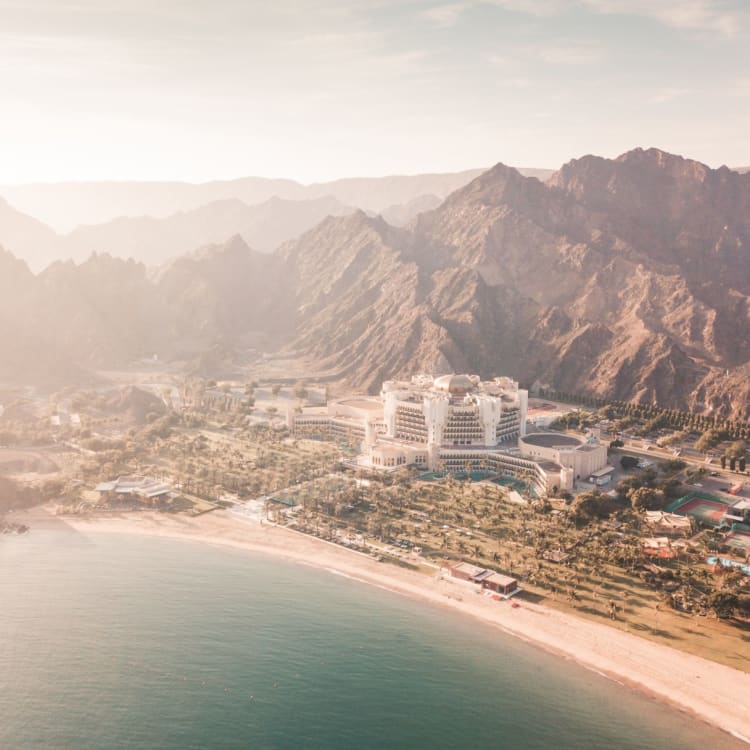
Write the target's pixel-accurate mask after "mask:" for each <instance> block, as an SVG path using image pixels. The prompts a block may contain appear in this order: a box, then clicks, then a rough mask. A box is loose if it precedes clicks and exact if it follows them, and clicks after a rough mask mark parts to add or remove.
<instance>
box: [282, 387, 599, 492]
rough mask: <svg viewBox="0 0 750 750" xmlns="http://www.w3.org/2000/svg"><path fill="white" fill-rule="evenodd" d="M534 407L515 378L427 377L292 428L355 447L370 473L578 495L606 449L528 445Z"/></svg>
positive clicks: (294, 421) (296, 420)
mask: <svg viewBox="0 0 750 750" xmlns="http://www.w3.org/2000/svg"><path fill="white" fill-rule="evenodd" d="M527 405H528V393H527V391H525V390H523V389H521V388H519V387H518V383H517V382H515V381H513V380H511V379H510V378H495V379H494V380H490V381H481V380H480V379H479V378H478V377H476V376H469V375H443V376H441V377H437V378H432V377H428V376H424V375H420V376H415V377H413V378H412V379H411V381H408V382H407V381H391V380H389V381H386V382H385V383H383V387H382V390H381V394H380V398H375V397H372V398H371V397H355V398H348V399H342V400H340V401H335V402H332V403H330V404H329V405H328V407H326V408H325V409H324V410H308V411H305V412H303V413H302V414H290V415H289V426H290V427H291V429H292V431H293V433H294V434H295V436H297V437H316V438H327V439H332V440H336V441H338V442H340V443H348V444H350V445H355V446H356V447H358V448H359V450H360V451H361V453H360V455H359V457H358V458H357V463H358V464H359V465H361V466H362V467H364V468H371V469H376V470H385V471H387V470H393V469H395V468H398V467H400V466H408V465H413V466H416V467H418V468H423V469H424V470H425V471H443V470H444V471H450V472H455V471H461V470H464V469H467V468H471V469H475V470H477V469H479V470H487V471H494V472H497V473H498V474H500V475H506V476H512V477H515V478H519V479H523V480H525V481H526V482H528V483H530V484H531V485H532V486H533V487H534V488H535V490H536V491H537V493H538V494H541V495H546V494H550V493H552V492H553V490H554V488H557V489H559V490H569V489H572V488H573V482H574V480H575V479H576V478H578V477H580V476H583V475H584V474H586V475H588V474H590V473H591V471H592V470H595V469H600V468H602V467H603V466H604V465H605V464H606V462H607V449H606V447H605V446H602V445H594V444H591V443H584V442H582V441H577V439H576V438H573V437H571V436H567V435H561V436H559V439H558V438H555V439H554V440H552V442H551V443H550V444H548V445H545V444H542V445H539V444H537V442H538V441H536V440H535V439H533V438H531V437H530V438H529V439H528V440H526V439H525V438H526V411H527ZM542 443H544V441H542ZM592 467H593V469H592Z"/></svg>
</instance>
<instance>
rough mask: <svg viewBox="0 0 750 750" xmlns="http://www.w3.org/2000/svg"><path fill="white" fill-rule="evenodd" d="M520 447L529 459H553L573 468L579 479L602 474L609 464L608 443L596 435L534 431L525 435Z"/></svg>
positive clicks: (554, 461) (519, 443)
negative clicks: (586, 435) (582, 437)
mask: <svg viewBox="0 0 750 750" xmlns="http://www.w3.org/2000/svg"><path fill="white" fill-rule="evenodd" d="M518 447H519V449H520V450H521V453H522V454H523V455H525V456H528V457H529V458H533V459H539V460H543V461H552V462H553V463H556V464H559V465H560V466H564V467H565V468H566V469H571V470H572V471H573V473H574V475H575V478H576V479H581V478H582V477H583V478H585V477H589V476H592V475H593V476H597V475H600V474H602V472H601V470H602V469H603V468H604V467H605V465H606V463H607V446H606V445H603V444H602V443H600V442H599V441H598V440H597V439H596V438H593V437H592V438H591V439H588V440H583V441H582V440H579V439H578V438H577V437H575V436H574V435H567V434H563V433H558V432H534V433H532V434H530V435H526V436H524V437H522V438H521V439H520V440H519V441H518ZM605 475H606V474H605Z"/></svg>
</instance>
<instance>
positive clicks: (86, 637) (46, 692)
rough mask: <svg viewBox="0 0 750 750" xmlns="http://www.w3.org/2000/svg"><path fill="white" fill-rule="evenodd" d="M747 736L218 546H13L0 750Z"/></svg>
mask: <svg viewBox="0 0 750 750" xmlns="http://www.w3.org/2000/svg"><path fill="white" fill-rule="evenodd" d="M675 747H679V748H681V749H683V750H690V749H691V748H701V750H707V749H710V750H722V749H723V748H735V747H746V746H745V745H741V744H740V743H739V742H737V741H736V740H733V739H732V738H730V737H728V736H726V735H724V734H722V733H721V732H719V731H718V730H713V729H711V728H710V727H707V726H706V725H704V724H701V723H699V722H697V721H694V720H692V719H690V718H688V717H687V716H685V715H683V714H680V713H679V712H677V711H674V710H672V709H669V708H667V707H666V706H663V705H660V704H658V703H656V702H653V701H651V700H649V699H647V698H645V697H643V696H641V695H639V694H637V693H635V692H633V691H631V690H628V689H626V688H623V687H620V686H619V685H617V684H615V683H613V682H611V681H609V680H607V679H605V678H603V677H600V676H598V675H597V674H594V673H592V672H589V671H586V670H584V669H581V668H579V667H577V666H576V665H574V664H572V663H570V662H567V661H565V660H563V659H560V658H558V657H554V656H551V655H549V654H546V653H544V652H541V651H539V650H537V649H535V648H533V647H531V646H528V645H527V644H524V643H523V642H521V641H518V640H517V639H513V638H511V637H508V636H504V635H503V634H500V633H497V632H495V631H494V630H492V629H490V628H487V627H484V626H482V625H480V624H478V623H475V622H473V621H470V620H467V619H465V618H462V617H460V616H459V615H457V614H454V613H450V612H445V611H443V610H442V609H440V608H431V607H428V606H425V605H422V604H420V603H415V602H412V601H409V600H407V599H404V598H401V597H399V596H397V595H394V594H390V593H388V592H384V591H380V590H378V589H374V588H370V587H367V586H364V585H362V584H360V583H356V582H353V581H350V580H348V579H345V578H342V577H340V576H335V575H333V574H330V573H326V572H324V571H317V570H315V569H312V568H307V567H305V566H297V565H293V564H287V563H282V562H278V561H276V560H273V559H270V558H264V557H261V556H256V555H252V554H249V553H244V552H240V551H234V550H225V549H220V548H214V547H209V546H205V545H198V544H191V543H182V542H168V541H162V540H157V539H148V538H134V537H125V536H122V537H120V536H115V537H113V536H109V535H96V534H92V535H86V536H83V535H80V534H77V533H75V532H70V531H68V532H64V531H54V530H40V531H36V532H34V533H32V534H31V535H29V536H27V537H13V538H7V537H6V538H0V748H2V749H3V750H35V749H36V748H40V749H42V748H43V749H44V750H84V749H87V748H95V749H96V750H99V749H101V750H119V749H120V748H134V749H135V748H138V749H139V750H140V749H141V748H143V749H146V748H148V749H149V750H151V749H158V750H172V749H174V750H186V749H189V748H196V749H198V748H200V749H201V750H203V749H211V748H217V749H218V748H221V749H223V748H243V749H245V748H248V749H249V748H252V749H253V750H261V749H263V748H304V749H310V750H316V749H318V748H320V749H321V750H323V749H325V750H338V749H339V748H341V749H342V750H344V749H346V750H349V749H350V748H362V749H367V748H430V749H432V748H471V749H472V750H474V749H476V750H479V749H481V748H495V749H497V748H514V749H518V748H523V749H525V750H535V749H536V748H540V749H541V748H544V749H545V750H546V748H556V749H557V750H567V749H568V748H570V749H571V750H572V749H574V748H575V749H576V750H581V749H584V748H592V749H593V748H596V749H597V750H599V749H600V748H616V749H620V748H622V749H623V750H624V749H626V748H628V749H629V748H644V749H646V748H647V749H648V750H661V749H662V748H664V749H666V748H675Z"/></svg>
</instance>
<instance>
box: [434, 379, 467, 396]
mask: <svg viewBox="0 0 750 750" xmlns="http://www.w3.org/2000/svg"><path fill="white" fill-rule="evenodd" d="M433 385H434V386H435V388H436V389H437V390H439V391H448V393H465V392H466V391H473V390H474V388H476V384H475V383H474V381H473V380H472V379H471V378H470V377H469V376H468V375H441V376H440V377H439V378H435V381H434V383H433Z"/></svg>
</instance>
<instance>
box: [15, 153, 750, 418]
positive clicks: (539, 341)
mask: <svg viewBox="0 0 750 750" xmlns="http://www.w3.org/2000/svg"><path fill="white" fill-rule="evenodd" d="M749 243H750V174H744V175H743V174H740V173H738V172H736V171H732V170H729V169H726V168H720V169H717V170H714V169H710V168H708V167H706V166H705V165H703V164H700V163H698V162H695V161H690V160H688V159H683V158H682V157H679V156H674V155H671V154H667V153H664V152H662V151H658V150H656V149H649V150H642V149H636V150H634V151H631V152H628V153H627V154H624V155H623V156H621V157H619V158H618V159H602V158H599V157H594V156H585V157H582V158H580V159H576V160H573V161H571V162H569V163H568V164H566V165H565V166H564V167H563V168H562V169H560V170H559V171H558V172H557V173H555V174H554V175H553V176H551V177H550V178H549V179H548V180H547V182H541V181H539V180H538V179H535V178H533V177H525V176H523V175H522V174H521V173H520V172H518V171H517V170H515V169H512V168H510V167H506V166H504V165H502V164H499V165H497V166H495V167H493V168H492V169H490V170H488V171H487V172H485V173H483V174H481V175H480V176H479V177H477V178H475V179H474V180H472V181H471V182H470V183H469V184H467V185H465V186H463V187H461V188H460V189H458V190H456V191H455V192H453V193H452V194H451V195H450V196H449V197H448V198H447V199H446V200H445V201H444V202H442V203H441V204H440V205H439V206H437V207H436V208H434V209H432V210H429V211H426V212H423V213H419V214H418V215H417V216H416V218H414V219H413V220H412V221H411V222H410V223H409V224H407V226H405V227H400V228H399V227H394V226H392V225H391V224H389V223H388V222H387V221H386V220H385V219H384V218H382V217H381V216H370V215H368V214H366V213H365V212H363V211H357V212H355V213H353V214H349V215H345V216H338V217H335V216H328V217H327V218H325V219H323V221H322V222H320V223H319V224H317V225H316V226H314V227H313V228H312V229H310V230H309V231H307V232H305V233H303V234H302V235H301V236H300V237H299V238H298V239H295V240H291V241H289V242H286V243H285V244H284V245H282V246H281V247H280V248H279V249H278V250H277V251H276V252H274V253H272V254H264V253H260V252H258V251H257V250H256V249H251V246H249V245H248V243H247V242H245V241H244V239H243V238H241V237H235V238H232V239H231V240H229V241H228V242H225V243H220V244H213V245H209V246H206V247H205V248H203V249H201V250H200V251H195V252H192V253H189V254H187V255H183V256H181V257H179V258H177V259H176V260H174V261H173V262H171V263H169V264H167V265H166V266H165V267H164V268H163V269H162V270H161V272H160V273H159V275H158V277H156V278H151V277H149V276H148V274H147V273H146V271H145V268H144V267H143V266H142V265H139V264H136V263H133V262H130V263H127V262H125V261H121V260H117V259H113V258H109V257H108V256H96V257H94V258H92V259H90V260H89V261H87V262H86V263H84V264H82V265H80V266H76V265H74V264H55V265H54V266H53V267H51V268H50V269H48V271H46V272H45V273H43V274H41V275H40V276H38V277H33V276H32V275H31V274H30V273H29V272H28V269H27V268H25V266H23V265H22V264H21V265H13V264H12V262H11V261H10V260H9V259H8V258H6V260H5V262H6V264H7V265H8V268H9V269H10V270H9V271H8V275H9V277H10V276H12V275H15V276H16V277H17V279H16V280H15V281H12V282H10V281H9V282H8V284H7V286H8V290H9V291H8V294H9V295H10V297H11V298H12V297H13V295H14V294H15V293H16V291H17V290H18V291H19V294H21V296H22V297H23V299H21V300H19V301H18V305H19V306H20V307H21V308H23V309H31V312H30V318H29V322H28V323H27V324H26V325H27V326H28V328H29V330H28V341H35V340H41V339H39V333H38V331H39V329H40V328H42V329H44V331H45V335H46V336H47V337H48V338H47V339H45V340H49V336H50V334H51V336H52V340H54V341H55V342H56V344H57V345H58V346H60V347H62V349H63V350H64V351H66V352H67V353H68V355H69V356H71V357H73V358H74V360H75V361H76V362H79V363H85V364H86V365H88V366H91V367H95V366H104V365H105V364H110V363H111V362H113V361H117V362H118V363H127V362H128V361H133V360H135V359H137V358H138V357H143V356H148V355H150V354H151V353H158V354H159V356H160V359H170V358H172V359H173V360H176V361H184V362H191V361H193V362H194V361H196V358H198V359H200V361H201V362H202V363H203V364H202V365H201V367H202V368H203V369H206V368H208V369H210V362H211V361H213V359H214V358H216V357H219V355H220V358H221V360H222V362H223V363H224V364H226V363H227V362H228V361H229V360H231V359H232V358H237V359H241V358H242V356H243V352H245V351H246V350H248V349H250V348H255V349H258V350H263V351H273V350H277V349H282V350H283V352H286V354H287V355H288V356H290V357H302V358H304V360H305V361H307V362H309V363H311V367H313V368H314V369H315V370H318V371H326V372H330V373H337V374H338V376H339V378H340V379H341V380H343V381H346V382H347V383H348V384H349V385H350V386H352V387H356V388H363V389H369V390H375V389H377V388H378V387H379V385H380V383H381V381H382V380H383V379H385V378H388V377H393V376H399V375H408V374H410V373H412V372H415V371H422V370H439V371H450V370H456V371H465V370H469V371H476V372H479V373H480V374H481V375H483V376H492V375H495V374H498V373H505V374H509V375H512V376H514V377H516V378H518V379H520V380H522V381H523V382H525V383H527V384H530V383H533V382H535V381H537V382H539V383H543V384H548V385H551V386H553V387H556V388H558V389H561V390H565V391H578V392H589V393H591V392H593V393H597V394H600V395H602V396H607V397H612V398H619V399H639V400H644V401H648V402H651V401H654V400H656V401H658V402H659V403H661V404H665V405H670V406H675V407H689V408H692V409H696V410H699V411H705V410H714V409H716V410H720V411H721V412H722V413H726V414H733V415H736V416H742V417H748V416H750V387H749V386H748V385H747V383H749V382H750V379H748V375H750V337H749V336H748V330H749V327H750V299H749V297H750V270H748V268H747V264H746V263H745V256H746V254H747V248H748V245H749ZM20 290H25V291H22V292H21V291H20ZM30 299H31V300H33V299H36V300H38V303H37V305H36V306H32V308H28V304H29V303H28V301H27V300H30ZM4 304H5V309H6V311H9V310H12V309H13V303H12V302H9V301H8V300H6V301H5V303H4ZM23 305H26V306H27V307H25V308H24V307H23ZM0 311H1V310H0ZM8 314H9V313H8V312H6V328H7V320H8ZM35 326H36V327H35ZM35 336H36V337H37V338H36V339H35V338H34V337H35ZM0 343H1V342H0ZM206 357H208V359H206Z"/></svg>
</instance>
